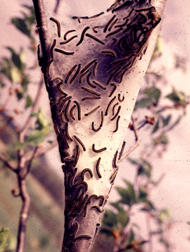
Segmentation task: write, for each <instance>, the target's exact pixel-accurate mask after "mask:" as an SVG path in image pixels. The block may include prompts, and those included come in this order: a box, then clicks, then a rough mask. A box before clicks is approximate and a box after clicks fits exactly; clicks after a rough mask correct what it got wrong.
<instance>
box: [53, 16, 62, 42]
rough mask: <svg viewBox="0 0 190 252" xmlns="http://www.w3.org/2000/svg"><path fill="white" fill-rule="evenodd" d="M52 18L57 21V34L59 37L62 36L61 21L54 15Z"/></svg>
mask: <svg viewBox="0 0 190 252" xmlns="http://www.w3.org/2000/svg"><path fill="white" fill-rule="evenodd" d="M50 20H51V21H53V22H55V23H56V25H57V35H58V37H61V25H60V22H59V21H58V20H57V19H55V18H53V17H51V18H50Z"/></svg>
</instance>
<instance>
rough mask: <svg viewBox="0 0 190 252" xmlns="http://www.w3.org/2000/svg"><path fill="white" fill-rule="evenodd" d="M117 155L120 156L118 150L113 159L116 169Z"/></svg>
mask: <svg viewBox="0 0 190 252" xmlns="http://www.w3.org/2000/svg"><path fill="white" fill-rule="evenodd" d="M117 155H118V150H117V151H116V152H115V154H114V157H113V161H112V166H113V167H114V168H117V165H116V160H117Z"/></svg>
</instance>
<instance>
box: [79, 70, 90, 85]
mask: <svg viewBox="0 0 190 252" xmlns="http://www.w3.org/2000/svg"><path fill="white" fill-rule="evenodd" d="M88 72H89V69H87V70H86V72H84V73H82V74H81V76H80V79H79V83H81V82H82V78H83V77H84V76H85V75H86V74H87V73H88Z"/></svg>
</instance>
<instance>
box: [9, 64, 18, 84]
mask: <svg viewBox="0 0 190 252" xmlns="http://www.w3.org/2000/svg"><path fill="white" fill-rule="evenodd" d="M10 73H11V80H12V81H13V82H20V81H21V73H20V70H19V69H18V68H17V67H12V68H11V69H10Z"/></svg>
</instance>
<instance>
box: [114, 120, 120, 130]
mask: <svg viewBox="0 0 190 252" xmlns="http://www.w3.org/2000/svg"><path fill="white" fill-rule="evenodd" d="M119 119H120V116H118V118H117V121H116V129H115V130H114V131H113V132H116V131H117V130H118V127H119Z"/></svg>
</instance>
